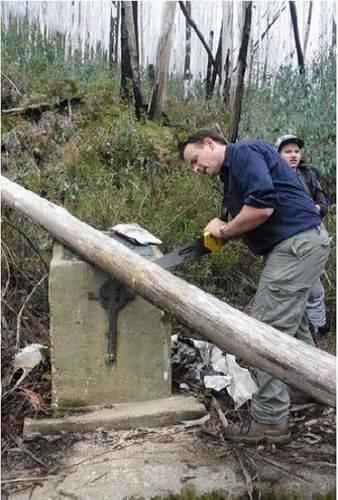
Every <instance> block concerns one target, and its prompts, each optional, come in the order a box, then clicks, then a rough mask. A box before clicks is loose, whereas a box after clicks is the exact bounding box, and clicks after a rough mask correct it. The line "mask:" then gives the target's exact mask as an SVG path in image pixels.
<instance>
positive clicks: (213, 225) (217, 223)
mask: <svg viewBox="0 0 338 500" xmlns="http://www.w3.org/2000/svg"><path fill="white" fill-rule="evenodd" d="M225 225H226V224H225V222H224V221H222V220H221V219H218V218H217V217H216V218H215V219H212V221H210V222H209V224H208V225H207V226H206V227H205V229H204V231H209V233H210V234H211V236H213V237H214V238H215V239H216V240H222V239H223V240H224V239H226V237H225V235H224V234H222V233H221V227H222V226H223V227H224V226H225Z"/></svg>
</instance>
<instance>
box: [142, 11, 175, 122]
mask: <svg viewBox="0 0 338 500" xmlns="http://www.w3.org/2000/svg"><path fill="white" fill-rule="evenodd" d="M175 8H176V2H165V5H164V10H163V17H162V30H161V36H160V40H159V43H158V48H157V56H156V74H155V81H154V85H153V90H152V95H151V101H150V104H149V110H148V113H149V117H150V118H153V119H156V120H159V119H160V117H161V112H162V107H163V102H164V96H165V90H166V86H167V81H168V74H169V64H170V54H171V39H172V31H173V26H174V17H175Z"/></svg>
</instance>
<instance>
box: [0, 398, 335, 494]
mask: <svg viewBox="0 0 338 500" xmlns="http://www.w3.org/2000/svg"><path fill="white" fill-rule="evenodd" d="M210 415H211V418H210V420H209V421H208V422H207V423H204V424H203V425H195V426H191V427H190V426H187V425H184V424H182V425H176V426H172V427H165V428H153V429H133V430H130V431H119V432H96V433H92V434H75V435H68V434H64V435H60V436H54V437H49V438H46V439H43V438H34V439H32V440H29V441H28V440H26V441H20V440H17V442H16V445H14V446H11V447H10V448H8V450H7V452H6V454H5V458H4V460H3V465H2V498H3V499H7V498H8V499H10V500H19V499H20V500H21V499H22V500H23V499H27V500H28V499H41V500H42V499H43V500H45V499H46V500H47V499H64V498H73V499H84V500H85V499H90V500H93V499H95V500H96V499H98V500H101V499H114V500H115V499H116V500H120V499H121V500H122V499H125V500H127V499H133V500H136V499H154V498H158V499H169V498H170V499H187V500H188V499H189V500H192V499H195V498H204V499H205V500H207V499H218V498H262V499H264V498H266V499H277V498H292V499H294V498H299V499H309V498H326V499H329V498H332V499H333V498H335V484H336V479H335V454H336V449H335V412H334V410H333V409H332V408H328V407H325V406H322V405H317V404H313V403H312V404H311V403H308V404H303V405H293V406H291V421H290V427H291V431H292V434H293V438H294V439H293V442H292V443H291V444H290V445H283V446H281V445H278V446H277V445H276V446H275V445H273V444H272V445H265V446H264V445H260V446H245V445H235V444H234V443H231V442H229V441H225V440H224V439H223V437H222V428H221V424H220V421H219V419H218V418H217V415H216V412H215V411H214V410H213V409H211V410H210ZM227 418H228V419H229V420H230V422H231V421H232V420H234V415H232V414H231V413H230V414H227Z"/></svg>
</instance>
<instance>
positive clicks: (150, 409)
mask: <svg viewBox="0 0 338 500" xmlns="http://www.w3.org/2000/svg"><path fill="white" fill-rule="evenodd" d="M205 414H206V409H205V406H204V405H203V404H201V403H199V402H198V401H197V400H196V399H195V398H194V397H193V396H188V397H184V396H172V397H170V398H165V399H156V400H152V401H145V402H141V403H120V404H116V405H113V406H112V407H110V408H98V409H96V410H93V411H90V412H87V413H80V414H73V415H67V414H66V415H64V416H63V417H60V418H43V419H33V418H26V419H25V422H24V436H25V437H26V438H31V437H34V436H36V435H40V436H44V435H55V434H60V433H61V432H70V433H74V432H81V433H83V432H94V431H97V430H104V431H110V430H115V431H117V430H121V429H133V428H137V427H161V426H165V425H174V424H177V423H179V422H181V421H182V420H194V419H197V418H200V417H202V416H203V415H205Z"/></svg>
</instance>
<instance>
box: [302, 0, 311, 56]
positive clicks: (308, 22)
mask: <svg viewBox="0 0 338 500" xmlns="http://www.w3.org/2000/svg"><path fill="white" fill-rule="evenodd" d="M312 4H313V2H310V5H309V13H308V16H307V22H306V28H305V36H304V47H303V56H304V61H305V57H306V49H307V44H308V41H309V34H310V28H311V19H312Z"/></svg>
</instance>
